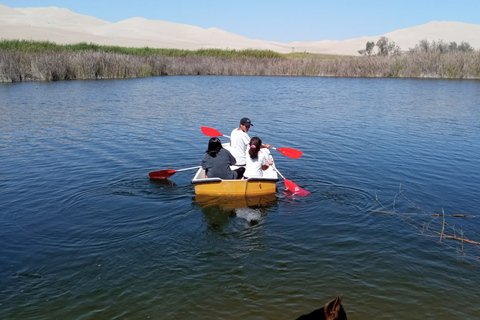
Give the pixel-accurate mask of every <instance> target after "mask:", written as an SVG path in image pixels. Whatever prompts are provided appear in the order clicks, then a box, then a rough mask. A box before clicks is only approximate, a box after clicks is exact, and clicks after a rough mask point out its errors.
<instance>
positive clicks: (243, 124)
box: [230, 118, 272, 165]
mask: <svg viewBox="0 0 480 320" xmlns="http://www.w3.org/2000/svg"><path fill="white" fill-rule="evenodd" d="M250 126H253V124H252V122H251V121H250V119H249V118H242V119H241V120H240V126H239V127H238V128H235V129H233V131H232V133H231V134H230V146H231V150H230V151H231V152H232V154H233V156H234V157H235V159H236V160H237V165H245V163H246V158H245V155H246V152H247V150H248V148H247V147H248V146H249V142H250V137H249V135H248V133H247V132H248V130H250ZM271 147H272V146H271V145H269V144H266V145H262V146H261V148H271Z"/></svg>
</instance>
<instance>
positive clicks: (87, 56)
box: [0, 40, 480, 82]
mask: <svg viewBox="0 0 480 320" xmlns="http://www.w3.org/2000/svg"><path fill="white" fill-rule="evenodd" d="M162 75H260V76H325V77H369V78H370V77H395V78H448V79H480V51H473V52H454V53H444V54H440V53H433V52H425V53H411V54H405V55H401V56H391V57H390V56H386V57H385V56H358V57H353V56H331V55H326V56H325V55H315V54H306V53H303V54H302V55H300V56H298V54H297V55H292V54H280V53H276V52H273V51H268V50H219V49H202V50H195V51H189V50H177V49H153V48H124V47H114V46H98V45H94V44H87V43H80V44H75V45H57V44H55V43H52V42H33V41H21V40H13V41H12V40H9V41H0V82H17V81H55V80H72V79H121V78H138V77H151V76H162Z"/></svg>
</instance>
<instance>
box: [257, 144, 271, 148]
mask: <svg viewBox="0 0 480 320" xmlns="http://www.w3.org/2000/svg"><path fill="white" fill-rule="evenodd" d="M260 148H269V149H270V148H272V146H271V145H269V144H268V143H267V144H262V145H261V146H260Z"/></svg>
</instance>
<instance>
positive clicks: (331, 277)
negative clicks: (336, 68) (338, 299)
mask: <svg viewBox="0 0 480 320" xmlns="http://www.w3.org/2000/svg"><path fill="white" fill-rule="evenodd" d="M244 116H248V117H250V118H251V120H252V123H253V124H254V126H253V127H252V128H251V130H250V132H249V134H250V136H251V137H252V136H255V135H258V136H259V137H261V138H262V140H263V141H264V142H265V143H270V144H272V145H273V146H275V147H277V148H281V147H291V148H296V149H299V150H302V151H303V152H304V155H303V156H302V157H301V158H300V159H297V160H294V159H290V158H287V157H285V156H283V155H282V154H280V153H279V152H276V151H272V153H273V155H274V156H275V160H276V162H277V168H278V169H279V170H280V172H281V173H282V174H283V175H284V176H285V178H287V179H289V180H292V181H293V182H294V183H296V184H297V185H299V186H300V187H302V188H304V189H306V190H308V191H311V192H312V194H311V195H310V196H308V197H299V196H292V195H290V194H288V193H285V192H284V185H283V183H282V181H281V179H280V181H279V183H278V185H277V188H278V190H277V194H276V195H275V196H273V197H266V198H263V199H260V200H261V201H258V199H244V200H242V201H238V202H234V203H231V202H226V201H223V200H222V199H217V200H216V201H205V199H200V198H197V197H195V193H194V188H193V185H191V183H190V180H191V178H192V177H193V174H194V171H184V172H178V173H176V174H175V175H173V176H172V177H170V178H169V180H168V181H164V182H163V183H162V182H160V181H154V180H152V181H151V180H150V179H149V178H148V172H150V171H154V170H160V169H182V168H189V167H193V166H196V165H198V164H199V162H200V160H201V158H202V156H203V154H204V152H205V150H206V148H207V142H208V137H206V136H204V135H202V133H201V131H200V127H201V126H209V127H213V128H215V129H217V130H219V131H220V132H222V133H224V134H226V135H230V131H231V130H232V129H233V128H234V127H236V126H237V125H238V122H239V120H240V118H242V117H244ZM0 130H1V131H0V241H1V249H0V257H1V258H0V310H1V311H0V312H1V314H2V316H1V317H2V318H4V319H295V318H296V317H298V316H299V315H301V314H305V313H308V312H310V311H313V310H314V309H316V308H319V307H322V306H323V305H324V304H325V303H326V302H328V301H330V300H331V299H333V298H334V297H335V296H337V295H343V305H344V308H345V310H346V312H347V315H348V318H349V319H480V303H479V302H478V298H479V297H480V248H479V246H478V245H477V244H475V243H469V242H467V241H462V238H463V239H464V240H471V241H474V242H480V231H479V230H480V229H479V228H480V211H479V208H480V200H479V199H480V197H479V189H480V165H479V159H480V82H478V81H445V80H411V79H341V78H289V77H217V76H203V77H157V78H148V79H133V80H119V81H117V80H111V81H71V82H54V83H19V84H3V85H0ZM222 141H224V142H227V141H228V140H226V139H225V138H223V139H222ZM442 212H443V213H444V214H445V217H443V216H433V215H432V214H440V215H442ZM388 213H389V214H388ZM458 214H460V215H468V216H466V217H465V216H464V217H454V216H453V215H458ZM443 219H445V224H444V228H443V231H442V222H443ZM442 232H443V234H444V235H448V236H456V237H457V238H458V239H459V240H454V239H442V241H440V235H441V233H442Z"/></svg>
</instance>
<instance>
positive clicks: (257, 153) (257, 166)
mask: <svg viewBox="0 0 480 320" xmlns="http://www.w3.org/2000/svg"><path fill="white" fill-rule="evenodd" d="M261 146H262V140H261V139H260V138H259V137H253V138H252V139H251V140H250V142H249V148H248V151H247V152H246V154H245V159H246V167H245V173H244V175H243V176H244V177H245V179H248V178H261V177H263V171H265V170H267V169H268V167H269V166H271V165H272V164H273V161H269V160H268V158H267V155H266V154H265V153H263V152H262V150H261Z"/></svg>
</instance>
